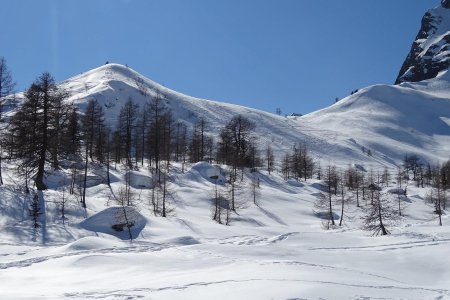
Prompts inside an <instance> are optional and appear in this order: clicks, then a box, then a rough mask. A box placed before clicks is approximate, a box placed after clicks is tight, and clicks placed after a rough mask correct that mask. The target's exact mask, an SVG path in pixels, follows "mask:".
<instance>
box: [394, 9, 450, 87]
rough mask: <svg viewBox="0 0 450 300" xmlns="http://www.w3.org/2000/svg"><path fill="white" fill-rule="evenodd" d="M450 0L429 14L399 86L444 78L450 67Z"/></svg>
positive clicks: (405, 62) (399, 75) (401, 73)
mask: <svg viewBox="0 0 450 300" xmlns="http://www.w3.org/2000/svg"><path fill="white" fill-rule="evenodd" d="M449 47H450V0H442V1H441V7H437V8H435V9H431V10H429V11H428V12H427V13H425V15H424V17H423V19H422V24H421V27H420V30H419V33H418V34H417V37H416V40H415V41H414V43H413V44H412V46H411V50H410V52H409V54H408V56H407V57H406V59H405V61H404V63H403V65H402V67H401V69H400V72H399V74H398V77H397V79H396V81H395V84H400V83H402V82H417V81H422V80H427V79H432V78H435V77H438V76H440V74H442V73H444V71H446V70H447V69H448V67H449V66H450V53H449V51H448V49H449Z"/></svg>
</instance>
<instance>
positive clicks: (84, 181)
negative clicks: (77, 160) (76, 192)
mask: <svg viewBox="0 0 450 300" xmlns="http://www.w3.org/2000/svg"><path fill="white" fill-rule="evenodd" d="M88 157H89V154H88V147H87V145H86V162H85V164H84V180H83V196H82V198H81V205H82V206H83V208H86V181H87V169H88Z"/></svg>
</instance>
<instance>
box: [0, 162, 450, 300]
mask: <svg viewBox="0 0 450 300" xmlns="http://www.w3.org/2000/svg"><path fill="white" fill-rule="evenodd" d="M208 168H213V167H208V165H206V164H203V165H202V164H201V165H197V166H194V167H193V168H192V169H191V170H189V171H188V172H186V173H184V174H183V173H181V172H180V171H179V168H178V169H177V171H176V172H175V173H176V176H175V180H174V182H176V184H175V183H174V184H173V186H172V189H173V191H174V194H175V197H174V199H173V201H172V204H171V205H172V207H174V208H175V210H174V213H172V215H171V216H170V217H168V218H162V217H155V216H154V215H153V214H152V213H151V211H150V209H149V207H148V204H147V202H146V201H147V200H146V199H147V198H146V197H147V196H146V195H147V194H146V193H147V192H148V191H147V190H145V188H142V186H141V188H142V189H141V190H139V189H138V188H136V189H135V191H136V195H139V201H138V204H137V205H136V206H137V207H138V209H139V212H140V213H141V214H142V215H143V216H144V217H145V220H146V225H145V227H144V228H143V229H142V231H140V232H139V235H138V237H137V238H136V239H135V240H133V241H132V242H130V241H125V240H121V239H119V238H117V237H115V236H112V235H110V234H106V233H101V232H95V231H89V230H86V229H85V228H83V226H82V224H83V223H82V221H83V220H84V217H85V215H87V216H92V215H94V214H95V213H96V212H100V211H102V210H103V209H105V208H106V205H109V204H111V199H110V196H109V195H108V189H107V188H106V186H104V185H94V186H92V187H91V188H89V190H88V196H89V197H88V202H87V206H88V209H87V210H86V211H83V210H82V209H81V208H80V207H79V205H78V203H76V201H75V200H73V202H72V203H71V204H69V206H68V215H67V217H68V219H67V220H66V221H65V223H64V224H63V223H62V221H61V219H60V217H59V210H58V209H59V205H57V202H58V201H59V200H60V199H61V197H62V192H61V190H60V189H58V187H57V186H58V185H57V184H56V181H54V182H53V183H54V186H55V187H54V188H52V189H50V190H48V191H45V192H44V198H45V200H46V203H45V205H46V217H45V221H44V226H42V227H41V228H39V229H38V230H37V231H34V230H33V229H32V227H31V223H30V220H29V218H28V217H27V209H26V207H27V205H26V203H25V200H24V199H23V198H22V197H21V196H20V195H21V194H20V193H17V192H14V191H13V187H14V186H15V184H14V183H13V182H12V181H11V180H10V179H11V178H12V176H11V177H9V178H10V179H9V180H8V176H6V180H5V182H6V184H5V185H4V186H2V187H1V188H0V189H1V194H2V197H3V198H2V200H1V201H2V203H1V204H2V206H1V207H2V211H1V214H2V221H1V222H0V230H1V231H0V283H1V284H0V294H1V295H2V298H3V299H64V298H67V299H447V298H450V261H449V260H448V259H447V252H448V249H449V247H450V218H449V217H448V216H445V217H444V219H443V223H444V226H442V227H439V226H437V221H436V220H435V219H434V218H433V216H432V215H431V210H432V209H431V208H430V207H428V206H427V205H426V204H425V203H424V200H423V198H424V194H425V192H426V191H425V190H424V189H419V188H414V187H409V188H408V194H409V197H408V199H407V201H405V205H407V207H406V208H405V212H406V216H405V217H403V218H402V220H401V221H400V222H399V224H398V225H397V226H396V227H394V228H390V229H391V232H392V234H391V235H389V236H385V237H372V236H371V235H370V233H368V232H364V231H361V230H360V229H359V228H360V224H361V220H360V217H361V215H362V209H358V208H356V207H355V205H354V204H350V206H349V209H348V211H347V212H346V214H345V215H344V218H345V219H344V220H345V222H344V226H343V227H341V228H339V227H338V226H337V227H336V228H335V229H331V230H324V229H323V227H322V224H321V223H322V222H321V220H320V219H319V218H318V217H317V215H316V214H315V213H314V207H313V203H314V201H315V200H316V197H317V193H318V192H319V191H320V184H319V182H318V181H317V180H308V181H307V182H297V181H294V180H288V181H284V180H283V179H282V178H281V177H280V176H279V175H277V174H272V175H269V174H267V173H265V172H263V171H262V172H261V174H260V178H261V181H260V183H261V188H260V190H259V206H256V205H254V204H253V202H252V200H251V197H250V194H249V193H250V192H249V189H248V186H246V185H245V184H243V185H242V187H241V189H240V191H239V198H240V199H241V201H240V203H239V209H238V214H233V215H232V222H231V224H230V226H225V225H219V224H216V223H215V222H213V221H212V220H211V203H210V199H211V195H212V192H213V188H214V184H212V183H211V182H210V181H209V180H208V179H209V178H208V176H209V174H210V173H208V172H211V170H210V171H208ZM12 169H13V168H12V166H11V170H12ZM206 171H208V172H206ZM11 172H12V171H10V174H12V173H11ZM113 175H114V178H116V181H115V182H114V183H113V185H112V186H113V190H114V189H115V188H118V187H119V185H120V184H122V183H123V181H122V177H123V172H120V171H113ZM135 175H136V176H138V175H139V176H138V177H139V180H142V179H143V178H145V176H149V175H148V174H147V173H146V172H145V171H140V172H136V174H135ZM206 175H208V176H206ZM55 178H56V177H55ZM59 178H61V177H59ZM136 180H137V179H136ZM244 182H245V181H244ZM66 196H67V195H66ZM247 199H248V200H247ZM21 201H22V202H21ZM363 204H364V203H363ZM363 206H364V205H363ZM337 208H338V207H337V206H336V211H338V209H337ZM80 223H81V225H80ZM33 240H34V241H33Z"/></svg>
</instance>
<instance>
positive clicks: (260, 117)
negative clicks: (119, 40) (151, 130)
mask: <svg viewBox="0 0 450 300" xmlns="http://www.w3.org/2000/svg"><path fill="white" fill-rule="evenodd" d="M60 85H61V87H62V88H64V89H66V90H67V91H68V92H69V93H70V97H69V98H68V101H70V102H73V103H75V104H76V105H77V106H79V107H80V111H81V112H83V111H84V109H85V106H86V103H87V101H88V100H89V99H95V100H97V101H98V102H99V103H100V104H101V105H103V108H104V111H105V116H106V119H107V122H108V123H109V124H110V126H115V124H116V121H117V116H118V114H119V111H120V109H121V107H122V105H123V104H124V103H125V101H127V100H128V98H130V97H131V98H132V99H133V100H134V102H135V103H138V104H139V105H140V107H141V108H142V107H143V105H144V103H145V102H147V101H150V100H151V98H152V97H153V96H155V94H156V93H157V92H159V93H161V94H162V95H164V97H165V98H166V99H167V106H168V107H170V108H171V110H172V112H173V116H174V118H175V119H176V120H177V121H181V122H183V123H185V124H186V125H187V127H188V129H189V130H192V128H193V126H194V125H195V124H196V123H197V122H198V121H199V120H200V118H202V117H203V118H205V119H206V120H207V122H208V133H209V134H210V135H212V136H214V137H217V136H218V134H219V131H220V130H221V129H222V128H223V127H224V125H225V124H226V123H227V122H228V121H229V120H231V118H232V117H234V116H236V115H238V114H241V115H243V116H245V117H246V118H248V119H249V120H251V121H252V122H254V123H255V124H256V129H255V137H257V138H256V140H257V142H258V144H259V146H260V148H261V149H264V148H265V147H266V146H267V145H269V144H270V145H271V146H272V147H273V149H274V150H276V155H277V156H278V157H279V158H280V157H281V155H282V154H283V153H285V152H286V151H288V150H290V149H292V147H293V146H294V144H296V143H302V142H304V143H306V144H307V145H308V147H309V149H311V151H312V153H313V154H314V155H315V156H316V157H317V158H320V159H323V160H326V161H327V162H328V161H332V160H333V161H338V162H340V161H342V162H344V163H345V164H347V163H349V162H353V161H355V162H356V161H358V162H363V161H369V162H373V163H376V162H377V161H378V158H373V157H370V158H368V157H367V156H366V155H365V154H363V153H362V152H361V150H360V145H356V144H355V143H353V142H351V141H349V140H340V138H339V137H338V136H337V134H336V132H335V131H334V130H330V129H328V128H321V129H317V128H313V127H309V126H308V124H307V123H305V122H302V121H301V118H298V117H284V116H279V115H276V114H272V113H268V112H265V111H261V110H257V109H253V108H249V107H243V106H239V105H234V104H228V103H223V102H218V101H211V100H205V99H199V98H194V97H190V96H187V95H184V94H181V93H178V92H176V91H173V90H170V89H168V88H166V87H164V86H162V85H160V84H158V83H156V82H154V81H152V80H150V79H148V78H146V77H144V76H143V75H141V74H139V73H137V72H136V71H134V70H132V69H131V68H129V67H127V66H124V65H120V64H107V65H103V66H100V67H98V68H96V69H93V70H90V71H88V72H85V73H82V74H79V75H77V76H75V77H72V78H70V79H68V80H65V81H64V82H62V83H61V84H60ZM19 98H20V97H19Z"/></svg>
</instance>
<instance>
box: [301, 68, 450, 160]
mask: <svg viewBox="0 0 450 300" xmlns="http://www.w3.org/2000/svg"><path fill="white" fill-rule="evenodd" d="M449 88H450V83H449V82H448V81H447V80H446V76H444V77H443V78H440V79H432V80H429V81H424V82H420V83H416V84H411V83H404V84H402V85H399V86H391V85H375V86H370V87H367V88H365V89H362V90H360V91H359V92H357V93H355V94H353V95H351V96H349V97H347V98H345V99H343V100H341V101H339V102H338V103H336V104H334V105H332V106H331V107H328V108H325V109H323V110H320V111H317V112H313V113H311V114H308V115H306V116H304V117H302V118H300V119H299V120H298V122H299V123H301V124H305V125H306V126H307V127H309V128H317V130H329V131H334V132H335V133H336V136H338V137H339V138H340V140H341V141H345V140H351V141H352V142H354V143H355V144H357V145H358V146H360V147H359V148H360V150H361V149H362V147H365V148H366V149H368V150H371V152H372V153H374V152H375V153H377V154H378V156H379V157H380V158H382V159H383V160H385V161H391V162H398V161H399V160H401V159H402V157H404V155H405V154H411V153H415V154H417V155H419V156H420V157H422V158H423V159H424V160H425V161H428V162H430V163H437V162H442V161H443V160H446V159H448V158H449V154H448V153H450V152H449V151H450V126H449V125H450V122H449V121H450V89H449Z"/></svg>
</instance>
